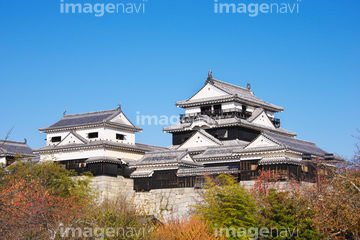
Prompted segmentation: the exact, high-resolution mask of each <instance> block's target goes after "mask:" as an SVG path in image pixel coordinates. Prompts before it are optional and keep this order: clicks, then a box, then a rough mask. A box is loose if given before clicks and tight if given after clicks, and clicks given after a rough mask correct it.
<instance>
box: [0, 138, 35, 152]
mask: <svg viewBox="0 0 360 240" xmlns="http://www.w3.org/2000/svg"><path fill="white" fill-rule="evenodd" d="M18 153H19V154H22V155H25V156H35V155H34V154H33V150H32V149H31V148H30V147H29V146H28V145H27V144H26V143H25V142H15V141H8V140H0V156H1V155H3V156H4V155H5V156H15V155H16V154H18Z"/></svg>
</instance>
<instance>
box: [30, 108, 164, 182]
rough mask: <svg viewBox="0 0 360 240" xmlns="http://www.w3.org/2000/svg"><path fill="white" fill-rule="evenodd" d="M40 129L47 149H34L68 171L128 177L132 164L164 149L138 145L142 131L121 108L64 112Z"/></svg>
mask: <svg viewBox="0 0 360 240" xmlns="http://www.w3.org/2000/svg"><path fill="white" fill-rule="evenodd" d="M39 130H40V132H44V133H46V134H47V136H46V146H44V147H41V148H38V149H35V150H34V151H35V152H37V153H39V154H40V160H45V159H50V160H54V161H58V162H60V163H61V164H62V165H63V166H64V167H65V168H66V169H74V170H75V171H76V172H77V173H83V172H86V171H89V172H91V173H92V174H93V175H94V176H112V177H117V176H123V177H125V178H128V177H129V175H130V173H131V172H133V171H134V170H133V169H130V168H129V167H128V165H129V163H131V162H132V161H134V160H138V159H140V158H141V157H142V156H144V154H145V152H151V151H157V150H160V149H162V148H161V147H155V146H150V145H146V144H140V143H136V142H135V133H136V132H140V131H142V129H141V128H139V127H136V126H134V125H133V124H132V123H131V122H130V121H129V119H128V118H127V117H126V116H125V114H124V113H123V111H122V110H121V107H120V105H119V107H118V108H117V109H112V110H106V111H98V112H90V113H81V114H71V115H67V114H66V112H64V114H63V118H62V119H60V120H59V121H57V122H56V123H54V124H52V125H51V126H48V127H45V128H41V129H39Z"/></svg>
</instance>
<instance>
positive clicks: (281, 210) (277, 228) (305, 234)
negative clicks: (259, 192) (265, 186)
mask: <svg viewBox="0 0 360 240" xmlns="http://www.w3.org/2000/svg"><path fill="white" fill-rule="evenodd" d="M263 197H264V199H263V204H262V206H263V207H262V208H261V222H262V224H261V225H263V226H265V227H266V228H267V229H269V230H270V234H269V236H268V237H267V239H322V236H321V234H320V233H319V231H318V230H317V228H316V227H315V224H314V222H313V218H314V216H315V211H314V209H312V208H309V207H308V205H307V203H306V201H305V200H304V199H303V198H301V197H299V196H298V195H297V194H296V193H295V192H278V191H277V190H276V189H270V191H269V193H268V194H264V195H263Z"/></svg>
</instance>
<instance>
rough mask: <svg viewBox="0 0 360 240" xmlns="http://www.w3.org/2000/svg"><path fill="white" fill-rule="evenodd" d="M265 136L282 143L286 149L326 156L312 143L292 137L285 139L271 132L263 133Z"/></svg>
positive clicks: (285, 137) (324, 152)
mask: <svg viewBox="0 0 360 240" xmlns="http://www.w3.org/2000/svg"><path fill="white" fill-rule="evenodd" d="M263 134H264V135H265V136H267V137H269V138H270V139H274V140H276V141H278V142H280V143H282V144H283V145H284V146H286V147H287V148H288V149H291V150H294V151H299V152H301V153H308V154H313V155H318V156H323V155H325V154H327V152H326V151H324V150H323V149H321V148H319V147H318V146H316V144H315V143H313V142H308V141H304V140H300V139H296V138H292V137H287V136H284V135H281V134H276V133H273V132H267V131H266V132H265V131H264V133H263Z"/></svg>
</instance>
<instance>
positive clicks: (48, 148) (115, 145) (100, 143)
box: [34, 140, 167, 153]
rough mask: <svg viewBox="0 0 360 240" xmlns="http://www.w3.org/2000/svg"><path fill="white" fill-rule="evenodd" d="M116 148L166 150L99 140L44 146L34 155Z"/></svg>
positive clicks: (35, 150)
mask: <svg viewBox="0 0 360 240" xmlns="http://www.w3.org/2000/svg"><path fill="white" fill-rule="evenodd" d="M94 147H98V148H118V149H124V150H129V151H136V152H143V153H145V152H151V151H165V150H167V149H166V148H164V147H158V146H152V145H148V144H142V143H135V144H126V143H120V142H114V141H107V140H99V141H91V142H88V143H86V144H83V145H79V144H68V145H64V146H60V145H51V146H44V147H40V148H37V149H34V152H36V153H43V152H56V151H63V150H69V151H71V150H73V149H76V150H78V149H86V148H94Z"/></svg>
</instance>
